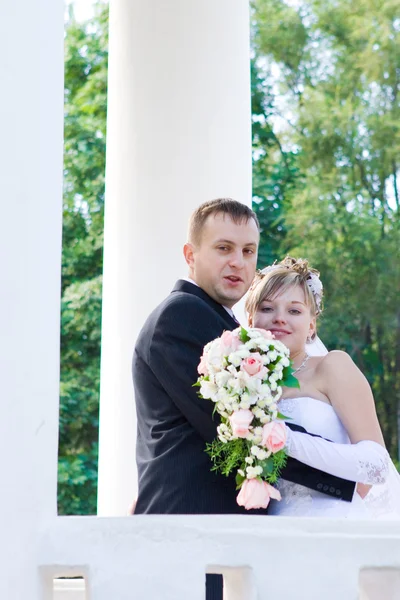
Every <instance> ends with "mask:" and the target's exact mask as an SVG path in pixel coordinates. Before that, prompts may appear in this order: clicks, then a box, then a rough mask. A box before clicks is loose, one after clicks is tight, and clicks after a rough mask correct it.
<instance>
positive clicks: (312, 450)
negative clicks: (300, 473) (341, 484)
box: [286, 426, 390, 485]
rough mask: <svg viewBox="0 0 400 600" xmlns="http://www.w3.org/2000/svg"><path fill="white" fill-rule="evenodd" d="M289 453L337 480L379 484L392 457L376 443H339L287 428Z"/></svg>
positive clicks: (364, 441) (386, 471) (383, 478)
mask: <svg viewBox="0 0 400 600" xmlns="http://www.w3.org/2000/svg"><path fill="white" fill-rule="evenodd" d="M286 432H287V442H286V450H287V453H288V454H289V456H291V457H292V458H296V459H297V460H299V461H300V462H302V463H304V464H305V465H308V466H309V467H314V468H315V469H319V470H320V471H324V472H325V473H329V474H330V475H334V476H335V477H341V478H342V479H347V480H349V481H355V482H359V483H366V484H370V485H376V484H381V483H385V481H386V479H387V477H388V474H389V464H390V457H389V454H388V452H387V450H386V449H385V448H383V446H381V445H380V444H377V443H376V442H372V441H370V440H363V441H362V442H358V443H357V444H336V443H334V442H329V441H328V440H324V439H323V438H319V437H314V436H312V435H308V434H307V433H302V432H300V431H292V430H291V429H289V427H288V426H286Z"/></svg>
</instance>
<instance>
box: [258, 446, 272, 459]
mask: <svg viewBox="0 0 400 600" xmlns="http://www.w3.org/2000/svg"><path fill="white" fill-rule="evenodd" d="M270 456H271V451H268V452H267V450H264V449H263V448H260V449H259V452H258V459H259V460H265V459H266V458H269V457H270Z"/></svg>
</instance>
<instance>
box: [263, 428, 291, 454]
mask: <svg viewBox="0 0 400 600" xmlns="http://www.w3.org/2000/svg"><path fill="white" fill-rule="evenodd" d="M285 444H286V425H285V423H279V422H278V421H271V422H270V423H266V424H265V425H264V427H263V433H262V440H261V445H262V446H264V447H265V448H267V449H268V450H271V452H273V453H274V454H275V452H278V451H279V450H282V448H283V447H284V446H285Z"/></svg>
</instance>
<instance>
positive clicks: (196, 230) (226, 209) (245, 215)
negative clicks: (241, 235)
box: [188, 198, 260, 244]
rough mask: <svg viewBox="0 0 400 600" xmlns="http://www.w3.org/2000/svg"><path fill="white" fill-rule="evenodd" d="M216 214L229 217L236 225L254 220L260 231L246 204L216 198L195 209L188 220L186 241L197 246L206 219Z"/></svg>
mask: <svg viewBox="0 0 400 600" xmlns="http://www.w3.org/2000/svg"><path fill="white" fill-rule="evenodd" d="M218 213H222V214H224V215H229V216H230V218H231V219H232V221H233V222H234V223H236V224H239V223H242V221H245V222H246V223H247V221H249V220H250V219H254V221H255V224H256V225H257V228H258V230H260V224H259V222H258V219H257V215H256V213H255V212H254V211H253V210H251V208H249V207H248V206H246V204H242V203H241V202H238V201H237V200H232V198H217V199H216V200H210V201H208V202H203V204H201V205H200V206H199V207H198V208H196V210H195V211H194V213H193V214H192V216H191V217H190V220H189V232H188V241H189V242H191V243H192V244H198V243H199V242H200V240H201V233H202V230H203V227H204V224H205V222H206V221H207V219H208V217H209V216H210V215H216V214H218Z"/></svg>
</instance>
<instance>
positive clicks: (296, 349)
mask: <svg viewBox="0 0 400 600" xmlns="http://www.w3.org/2000/svg"><path fill="white" fill-rule="evenodd" d="M246 310H247V312H248V314H249V325H250V326H251V327H260V328H262V329H268V330H269V331H271V332H272V333H273V334H274V336H275V338H276V339H279V340H281V341H282V342H283V343H284V344H285V345H286V346H287V347H288V348H289V350H290V356H291V359H292V361H293V366H294V369H295V371H294V374H295V376H296V377H297V379H298V381H299V384H300V387H299V388H297V389H296V388H295V389H293V388H290V389H288V388H286V389H284V390H283V395H282V399H281V400H280V402H279V410H280V412H281V413H282V414H284V415H285V417H287V421H288V422H291V423H295V424H297V425H301V426H302V427H304V428H305V429H306V430H307V432H308V433H311V434H315V435H314V436H312V435H304V434H303V433H299V432H296V431H292V430H291V429H289V428H288V427H287V434H288V441H287V451H288V454H289V456H291V457H293V458H296V459H297V460H299V461H301V462H303V463H305V464H307V465H309V466H311V467H315V468H317V469H320V470H321V471H325V472H327V473H330V474H331V475H335V476H338V477H342V478H343V479H348V480H351V481H355V482H357V487H356V490H355V493H354V496H353V500H352V502H345V501H343V500H340V499H336V498H332V497H330V496H327V495H326V494H324V493H323V492H324V491H327V490H321V492H318V491H313V490H310V489H309V488H306V487H304V486H302V485H299V484H295V483H292V482H289V481H285V480H283V479H281V480H280V481H279V483H278V485H277V487H278V489H279V491H280V493H281V496H282V500H281V501H280V502H277V501H273V502H271V505H270V510H269V514H275V515H285V516H291V515H293V516H322V517H326V516H334V517H347V518H370V517H374V518H377V517H386V518H399V517H400V477H399V475H398V474H397V471H396V470H395V467H394V465H393V463H392V461H391V460H390V457H389V455H388V453H387V451H386V449H385V445H384V441H383V436H382V432H381V428H380V426H379V422H378V418H377V415H376V411H375V404H374V399H373V396H372V392H371V389H370V387H369V384H368V382H367V380H366V378H365V377H364V376H363V374H362V373H361V371H360V370H359V369H358V368H357V367H356V365H355V364H354V363H353V361H352V359H351V358H350V356H349V355H348V354H346V353H345V352H342V351H338V350H335V351H333V352H327V350H326V349H325V347H324V346H323V344H322V343H321V342H320V340H319V339H318V338H317V325H316V322H317V318H318V316H319V315H320V314H321V311H322V284H321V281H320V279H319V273H318V271H316V270H315V269H312V268H310V267H309V265H308V262H307V261H306V260H302V259H298V260H296V259H293V258H291V257H287V258H286V259H285V260H283V261H282V262H280V263H278V264H275V265H273V266H271V267H267V268H266V269H264V270H263V271H261V272H258V273H257V275H256V277H255V280H254V282H253V285H252V287H251V288H250V291H249V294H248V296H247V300H246ZM313 345H317V346H320V347H322V352H320V353H321V354H324V355H322V356H311V352H310V350H309V349H310V348H312V347H313ZM317 353H318V352H317ZM313 354H316V352H313ZM315 436H321V437H315ZM323 438H325V439H323Z"/></svg>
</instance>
